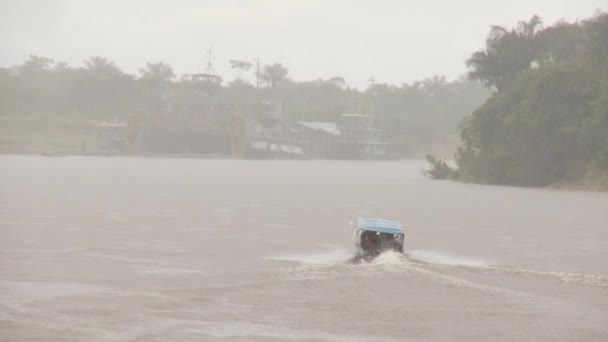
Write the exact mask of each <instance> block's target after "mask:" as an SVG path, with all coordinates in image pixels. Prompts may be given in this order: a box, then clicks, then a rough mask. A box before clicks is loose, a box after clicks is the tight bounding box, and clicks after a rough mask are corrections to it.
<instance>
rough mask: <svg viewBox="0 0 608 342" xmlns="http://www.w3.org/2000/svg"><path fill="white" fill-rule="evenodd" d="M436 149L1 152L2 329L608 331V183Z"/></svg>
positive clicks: (324, 337) (272, 333)
mask: <svg viewBox="0 0 608 342" xmlns="http://www.w3.org/2000/svg"><path fill="white" fill-rule="evenodd" d="M423 166H424V163H423V162H421V161H399V162H396V161H395V162H348V161H271V160H205V159H160V158H158V159H156V158H126V157H116V158H112V157H42V156H2V157H0V337H1V338H0V339H1V340H3V341H201V340H216V339H218V340H226V341H241V340H247V341H268V340H305V341H317V340H319V341H381V340H387V341H513V340H527V341H539V340H545V341H606V340H608V194H606V193H594V192H580V191H564V190H552V189H528V188H512V187H500V186H483V185H472V184H462V183H456V182H449V181H431V180H428V179H425V178H423V177H422V176H421V175H420V169H421V168H422V167H423ZM357 216H370V217H383V218H388V219H394V220H399V221H401V222H402V223H403V225H404V226H405V227H406V237H405V248H406V250H407V255H406V256H402V255H399V254H395V253H385V254H383V255H381V256H380V257H378V258H377V259H376V260H374V261H371V262H368V263H361V264H351V263H349V262H348V259H349V258H350V257H351V256H352V242H351V236H352V228H351V226H350V223H351V222H352V221H353V220H354V219H356V217H357Z"/></svg>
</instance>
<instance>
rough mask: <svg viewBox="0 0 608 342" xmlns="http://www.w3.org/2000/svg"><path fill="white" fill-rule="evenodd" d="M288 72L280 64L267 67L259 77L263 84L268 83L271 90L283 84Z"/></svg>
mask: <svg viewBox="0 0 608 342" xmlns="http://www.w3.org/2000/svg"><path fill="white" fill-rule="evenodd" d="M287 73H288V70H287V69H286V68H284V67H283V66H282V65H281V64H280V63H274V64H270V65H265V66H264V68H263V69H262V71H260V74H259V77H260V79H261V80H262V82H264V83H266V84H267V85H268V86H270V87H271V88H274V87H275V86H276V85H277V84H279V83H281V82H282V81H284V80H285V78H286V77H287Z"/></svg>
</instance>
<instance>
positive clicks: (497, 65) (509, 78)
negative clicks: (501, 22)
mask: <svg viewBox="0 0 608 342" xmlns="http://www.w3.org/2000/svg"><path fill="white" fill-rule="evenodd" d="M541 25H542V20H541V19H540V17H539V16H537V15H534V16H533V17H532V18H530V20H529V21H520V22H519V23H518V24H517V27H516V28H512V29H510V30H509V29H507V28H505V27H503V26H492V28H491V29H490V33H489V34H488V38H487V39H486V48H485V49H483V50H479V51H476V52H475V53H473V55H472V56H471V57H470V58H469V59H468V60H467V61H466V65H467V67H468V68H469V69H470V71H469V78H470V79H472V80H476V81H480V82H482V83H484V84H485V85H486V86H488V87H490V88H496V89H497V90H498V91H500V90H502V89H504V88H505V87H507V86H508V85H509V84H511V82H513V80H514V79H515V78H516V77H517V75H518V74H519V73H520V72H521V71H523V70H526V69H528V68H529V67H530V65H531V64H532V62H533V61H534V60H535V59H537V58H538V57H539V56H540V51H539V46H540V44H539V42H538V34H539V29H540V28H541Z"/></svg>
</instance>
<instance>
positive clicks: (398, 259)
mask: <svg viewBox="0 0 608 342" xmlns="http://www.w3.org/2000/svg"><path fill="white" fill-rule="evenodd" d="M404 261H405V260H404V256H403V254H401V253H399V252H395V251H386V252H384V253H382V254H380V255H378V256H377V257H376V258H374V259H372V261H371V262H370V263H371V264H372V265H400V264H402V263H403V262H404Z"/></svg>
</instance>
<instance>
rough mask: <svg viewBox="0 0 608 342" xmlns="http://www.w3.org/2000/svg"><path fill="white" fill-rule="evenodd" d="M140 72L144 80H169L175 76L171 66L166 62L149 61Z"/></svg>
mask: <svg viewBox="0 0 608 342" xmlns="http://www.w3.org/2000/svg"><path fill="white" fill-rule="evenodd" d="M139 73H140V75H141V78H142V79H144V80H153V81H161V82H167V81H171V80H173V79H174V78H175V74H174V73H173V69H172V68H171V66H170V65H169V64H167V63H164V62H156V63H152V62H148V63H146V67H145V68H141V69H139Z"/></svg>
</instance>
